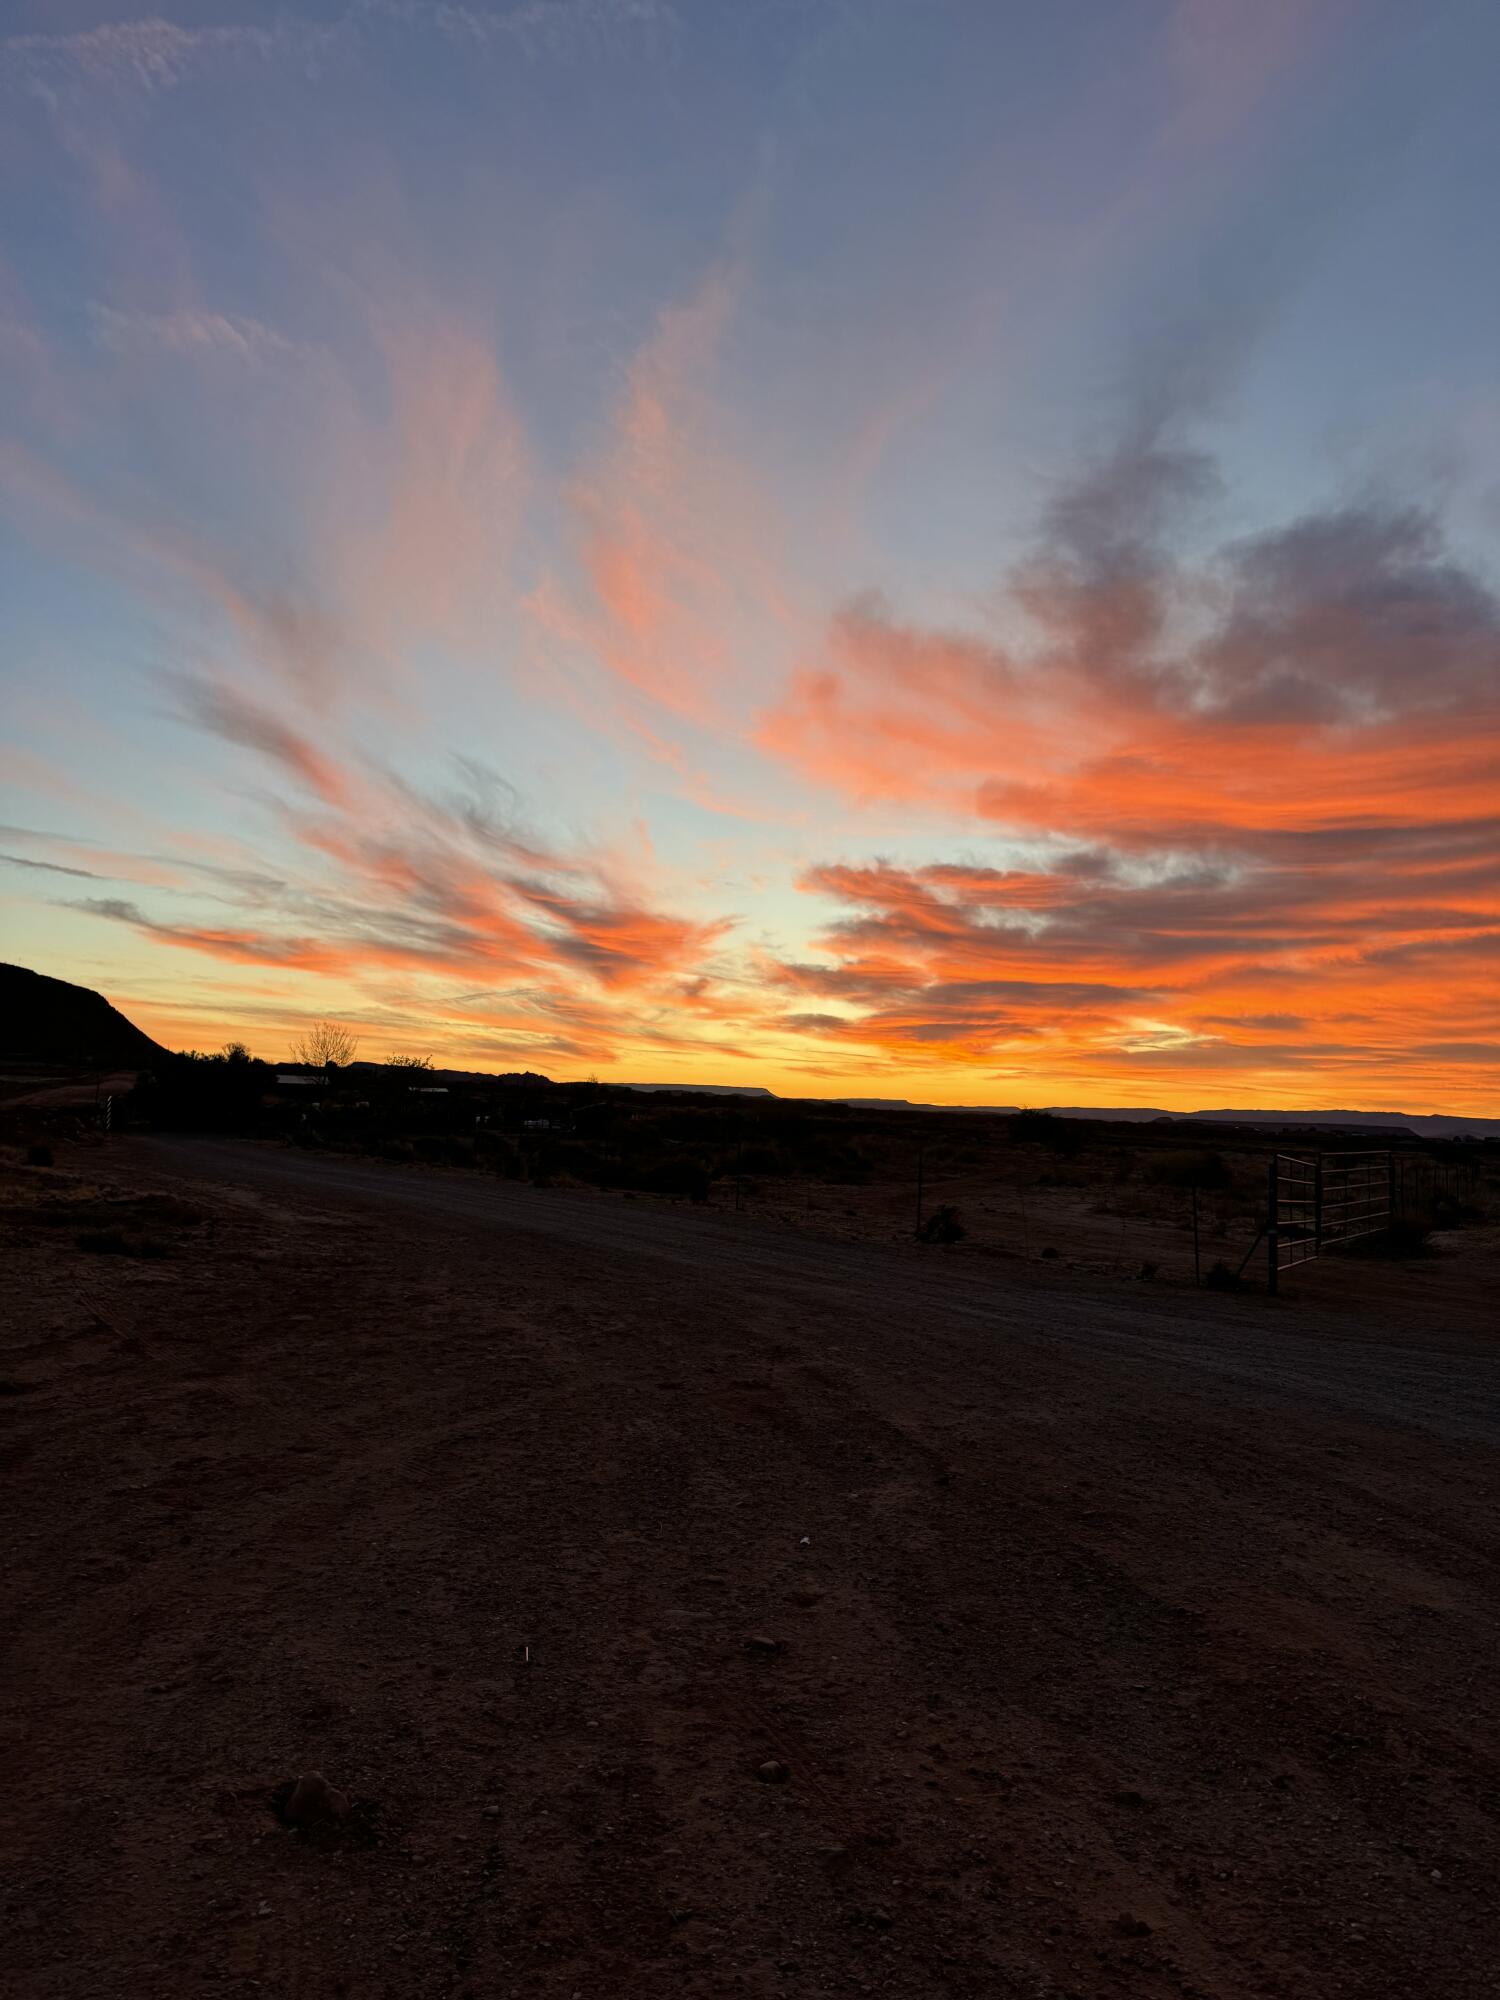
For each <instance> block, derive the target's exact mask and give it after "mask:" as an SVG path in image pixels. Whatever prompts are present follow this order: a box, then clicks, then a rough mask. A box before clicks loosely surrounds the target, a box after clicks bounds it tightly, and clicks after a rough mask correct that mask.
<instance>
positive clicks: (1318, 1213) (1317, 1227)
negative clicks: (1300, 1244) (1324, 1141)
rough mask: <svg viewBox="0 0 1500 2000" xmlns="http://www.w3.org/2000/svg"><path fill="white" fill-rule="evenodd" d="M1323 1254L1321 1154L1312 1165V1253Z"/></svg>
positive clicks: (1319, 1255)
mask: <svg viewBox="0 0 1500 2000" xmlns="http://www.w3.org/2000/svg"><path fill="white" fill-rule="evenodd" d="M1322 1254H1323V1155H1322V1153H1321V1152H1320V1153H1319V1154H1318V1157H1317V1160H1316V1162H1315V1164H1314V1166H1313V1255H1314V1256H1315V1257H1321V1256H1322Z"/></svg>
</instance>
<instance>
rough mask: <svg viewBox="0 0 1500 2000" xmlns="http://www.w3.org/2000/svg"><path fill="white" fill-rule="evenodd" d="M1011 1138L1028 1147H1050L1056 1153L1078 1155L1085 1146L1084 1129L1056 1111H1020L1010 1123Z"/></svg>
mask: <svg viewBox="0 0 1500 2000" xmlns="http://www.w3.org/2000/svg"><path fill="white" fill-rule="evenodd" d="M1010 1136H1011V1137H1012V1139H1019V1140H1020V1141H1022V1143H1023V1144H1026V1145H1032V1146H1050V1147H1051V1149H1052V1150H1053V1152H1055V1153H1076V1152H1077V1151H1078V1149H1079V1147H1080V1146H1081V1145H1082V1144H1083V1130H1082V1127H1081V1126H1079V1125H1077V1124H1075V1123H1074V1122H1073V1121H1072V1120H1071V1119H1069V1118H1059V1117H1058V1115H1057V1113H1056V1112H1055V1111H1032V1110H1029V1109H1028V1110H1024V1111H1018V1112H1017V1113H1016V1114H1015V1116H1014V1117H1013V1118H1012V1119H1011V1121H1010Z"/></svg>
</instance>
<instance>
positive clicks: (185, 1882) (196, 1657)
mask: <svg viewBox="0 0 1500 2000" xmlns="http://www.w3.org/2000/svg"><path fill="white" fill-rule="evenodd" d="M70 1167H72V1168H75V1169H76V1170H77V1171H78V1172H80V1173H84V1174H86V1175H87V1176H88V1177H89V1178H90V1179H91V1180H92V1181H93V1182H94V1183H95V1184H96V1186H97V1185H98V1184H99V1183H101V1182H107V1183H110V1184H112V1185H113V1186H114V1187H115V1188H117V1189H118V1191H119V1193H120V1194H121V1196H122V1197H123V1196H124V1195H127V1194H129V1195H132V1196H139V1195H140V1194H141V1192H142V1191H143V1190H146V1191H149V1190H156V1191H157V1196H156V1198H157V1199H158V1201H160V1199H161V1198H162V1197H163V1196H165V1197H170V1198H171V1199H175V1200H176V1201H177V1202H179V1203H180V1202H181V1201H182V1200H183V1198H184V1197H185V1198H186V1200H187V1202H188V1203H189V1204H191V1208H192V1210H195V1211H196V1212H197V1216H198V1218H199V1219H197V1220H194V1219H193V1217H192V1215H191V1213H190V1212H189V1211H186V1210H184V1211H181V1213H180V1214H179V1225H180V1226H179V1227H178V1228H177V1229H176V1231H175V1233H174V1240H173V1242H172V1244H171V1249H172V1254H171V1255H170V1256H168V1257H162V1258H156V1259H150V1260H136V1259H127V1258H110V1259H103V1258H98V1257H94V1258H90V1257H88V1256H86V1255H84V1254H82V1253H80V1252H77V1251H75V1250H73V1249H72V1247H71V1238H65V1237H63V1236H62V1235H61V1234H60V1233H59V1232H58V1231H56V1230H53V1231H51V1232H50V1233H48V1232H47V1231H44V1230H40V1229H37V1230H32V1229H28V1228H27V1227H25V1226H24V1225H20V1224H18V1225H17V1231H16V1239H15V1242H14V1244H13V1245H12V1250H11V1255H10V1258H9V1260H8V1261H9V1262H10V1263H11V1265H12V1268H13V1269H14V1270H15V1271H16V1272H17V1273H18V1275H19V1278H20V1281H21V1282H20V1287H19V1289H18V1291H17V1293H16V1296H17V1297H19V1298H20V1299H21V1301H22V1305H21V1310H20V1311H19V1312H18V1313H16V1314H14V1315H13V1320H12V1324H11V1325H10V1326H9V1328H8V1329H7V1332H6V1335H5V1353H4V1356H3V1361H0V1368H3V1374H4V1378H5V1383H6V1386H7V1388H8V1390H9V1393H8V1394H7V1395H6V1397H5V1398H4V1401H3V1403H0V1422H3V1431H0V1436H3V1439H4V1444H5V1449H6V1454H7V1464H8V1480H7V1484H8V1491H9V1493H10V1495H11V1507H12V1521H13V1540H14V1549H13V1563H12V1582H11V1586H10V1589H9V1591H8V1594H7V1598H6V1601H5V1604H4V1607H3V1636H4V1638H5V1641H6V1646H7V1652H6V1667H5V1682H4V1689H3V1694H4V1703H5V1706H4V1715H5V1720H6V1732H7V1733H6V1748H5V1757H4V1761H3V1778H0V1788H3V1794H4V1807H5V1824H4V1836H3V1850H0V1860H3V1867H4V1875H5V1881H6V1884H7V1887H6V1890H5V1895H6V1912H5V1914H6V1919H7V1927H8V1933H9V1936H8V1949H7V1968H6V1972H5V1973H4V1975H0V1985H3V1984H4V1983H5V1982H6V1981H15V1982H16V1984H15V1986H14V1990H15V1991H17V1992H26V1993H28V1994H39V1995H56V1996H68V2000H77V1996H80V1995H85V1994H90V1995H92V1994H100V1995H106V1994H108V1995H113V1994H133V1993H150V1994H152V1995H163V1994H171V1995H175V1994H177V1993H186V1992H197V1991H200V1990H210V1991H216V1992H219V1993H226V1994H241V1993H243V1994H247V1995H248V1994H250V1993H252V1992H258V1993H263V1994H267V1993H291V1994H296V1995H299V1996H303V2000H312V1996H322V1995H325V1994H328V1995H332V1994H339V1993H345V1994H349V1995H364V1994H390V1995H427V1994H433V1995H440V1994H442V1995H447V1994H452V1995H460V1994H472V1995H474V1996H480V1995H490V1994H495V1995H508V1994H512V1993H514V1994H516V1995H522V1994H524V1995H527V1996H532V1995H541V1996H551V1995H554V1994H555V1995H560V1996H569V1995H573V1994H577V1995H580V1996H589V2000H593V1996H596V1995H598V1996H604V1995H615V1994H635V1993H643V1994H650V1993H671V1994H674V1995H675V1994H685V1995H700V1994H702V1995H709V1994H723V1995H746V1996H761V1995H785V1996H788V2000H790V1996H800V1995H805V1994H807V1995H811V1994H818V1995H821V1994H829V1995H834V1994H837V1995H845V1994H848V1995H855V1994H863V1993H873V1994H890V1995H899V1996H917V1995H938V1994H954V1995H962V1996H969V1995H973V1996H979V1995H986V1996H988V1995H1011V1994H1015V1995H1028V1996H1031V1995H1038V1996H1065V1995H1082V1996H1089V2000H1093V1996H1096V1995H1106V1994H1108V1995H1115V1994H1123V1993H1128V1994H1138V1995H1147V1996H1158V1995H1160V1996H1166V1995H1197V1996H1209V1997H1210V2000H1239V1996H1250V1995H1297V1996H1301V1995H1304V1994H1317V1995H1319V1996H1329V2000H1343V1996H1348V2000H1353V1996H1359V2000H1374V1996H1386V1995H1391V1996H1396V1995H1401V1996H1406V1995H1411V1994H1415V1993H1418V1992H1420V1993H1423V1994H1427V1995H1434V1996H1441V2000H1448V1997H1449V1996H1452V2000H1459V1996H1470V1995H1472V1996H1478V1995H1480V1994H1484V1995H1486V1996H1488V1995H1490V1994H1491V1993H1492V1992H1493V1990H1494V1976H1495V1975H1494V1967H1495V1963H1496V1958H1497V1954H1500V1923H1497V1918H1496V1914H1495V1909H1494V1900H1493V1884H1494V1881H1495V1879H1496V1875H1497V1866H1500V1756H1497V1751H1500V1729H1497V1713H1496V1709H1497V1701H1496V1694H1495V1687H1494V1676H1493V1657H1494V1645H1495V1638H1496V1627H1497V1619H1496V1594H1495V1586H1496V1554H1497V1547H1496V1543H1497V1534H1496V1528H1495V1525H1494V1504H1493V1503H1494V1495H1495V1491H1496V1472H1497V1467H1500V1454H1497V1445H1500V1436H1497V1428H1496V1426H1497V1407H1500V1397H1497V1393H1496V1392H1497V1389H1500V1381H1497V1365H1500V1364H1497V1359H1496V1354H1497V1349H1496V1347H1495V1346H1494V1345H1492V1344H1491V1342H1490V1341H1489V1340H1488V1339H1487V1338H1486V1337H1485V1334H1484V1331H1483V1325H1482V1318H1481V1320H1480V1321H1475V1322H1464V1323H1460V1322H1458V1321H1456V1320H1454V1321H1448V1320H1441V1321H1439V1322H1438V1323H1435V1324H1427V1323H1425V1322H1423V1321H1422V1320H1421V1319H1420V1318H1416V1317H1414V1316H1413V1315H1412V1314H1411V1313H1410V1312H1409V1311H1406V1312H1396V1311H1392V1312H1390V1313H1388V1314H1386V1315H1380V1314H1374V1315H1372V1314H1370V1313H1369V1312H1367V1311H1360V1312H1359V1313H1357V1314H1354V1313H1351V1312H1350V1311H1348V1310H1344V1309H1341V1307H1340V1303H1339V1297H1338V1292H1337V1288H1336V1285H1332V1286H1325V1291H1324V1293H1323V1294H1322V1295H1318V1296H1311V1295H1310V1296H1304V1297H1302V1298H1300V1299H1298V1300H1296V1301H1292V1302H1289V1303H1283V1304H1281V1305H1279V1306H1275V1307H1269V1306H1268V1305H1267V1304H1266V1302H1264V1301H1255V1300H1239V1299H1235V1298H1232V1297H1230V1298H1220V1297H1216V1296H1213V1295H1202V1294H1196V1295H1195V1294H1192V1293H1186V1292H1177V1291H1172V1292H1168V1291H1164V1290H1158V1289H1154V1288H1152V1287H1150V1286H1145V1285H1142V1286H1139V1287H1137V1288H1135V1289H1134V1290H1131V1289H1129V1288H1124V1287H1120V1286H1114V1287H1108V1286H1105V1285H1102V1284H1098V1285H1093V1286H1090V1285H1088V1284H1087V1283H1085V1282H1084V1281H1082V1280H1080V1279H1079V1277H1078V1276H1077V1275H1076V1274H1072V1273H1069V1272H1067V1271H1065V1270H1061V1271H1054V1270H1052V1269H1051V1268H1050V1267H1045V1268H1044V1267H1038V1266H1024V1267H1021V1266H1012V1265H1007V1264H1002V1263H994V1264H987V1263H984V1262H982V1261H975V1260H968V1261H965V1260H963V1259H959V1258H953V1257H948V1256H945V1255H944V1254H943V1253H941V1252H937V1253H933V1252H925V1253H924V1252H922V1251H919V1250H918V1249H917V1248H916V1247H915V1246H913V1247H911V1248H910V1249H905V1248H899V1247H895V1246H892V1247H890V1248H887V1249H880V1248H874V1247H865V1246H860V1247H857V1248H854V1247H850V1246H848V1245H834V1244H825V1243H822V1242H819V1241H817V1240H815V1239H811V1238H803V1237H792V1236H785V1235H776V1234H773V1233H770V1232H768V1231H766V1230H765V1229H764V1228H761V1227H758V1226H757V1225H755V1224H753V1223H746V1222H744V1221H742V1220H737V1219H735V1218H732V1217H717V1218H716V1217H712V1216H707V1217H706V1216H703V1215H701V1214H698V1213H695V1212H693V1211H692V1210H690V1209H680V1210H674V1209H667V1208H662V1207H659V1206H656V1205H653V1204H650V1203H646V1202H639V1203H627V1202H624V1201H621V1200H618V1199H613V1198H608V1197H593V1196H588V1195H579V1194H569V1193H547V1192H539V1191H536V1190H531V1189H526V1188H519V1187H511V1186H507V1185H497V1184H494V1183H490V1182H482V1181H478V1180H474V1179H466V1178H464V1177H463V1176H460V1175H456V1174H455V1175H442V1174H428V1173H423V1172H418V1171H413V1170H402V1169H387V1168H383V1167H377V1166H370V1167H365V1166H355V1165H350V1164H343V1163H334V1162H329V1161H327V1160H323V1159H316V1158H308V1157H305V1156H302V1155H299V1154H295V1153H289V1152H272V1151H269V1150H265V1149H255V1148H240V1147H229V1146H220V1145H209V1144H206V1143H202V1142H196V1143H188V1142H178V1143H174V1144H173V1145H171V1146H164V1145H158V1146H155V1147H152V1148H147V1147H144V1146H119V1147H117V1148H115V1149H114V1151H113V1152H112V1153H110V1154H109V1155H108V1156H107V1159H106V1158H105V1156H103V1155H99V1154H92V1155H89V1156H88V1157H87V1158H80V1159H79V1160H77V1161H72V1162H70V1161H68V1160H66V1159H65V1160H63V1162H62V1164H61V1170H60V1171H59V1173H58V1175H57V1176H56V1180H57V1183H58V1186H57V1189H56V1193H55V1199H56V1200H59V1201H60V1200H62V1199H63V1198H64V1196H65V1195H66V1194H67V1193H68V1190H69V1185H70V1184H69V1182H68V1173H67V1170H68V1169H69V1168H70ZM75 1192H76V1189H75ZM51 1198H53V1197H51V1196H49V1199H51ZM122 1212H123V1211H122ZM169 1212H170V1211H169V1209H168V1208H164V1209H162V1210H161V1213H163V1214H166V1213H169ZM184 1218H185V1219H184ZM1309 1289H1310V1290H1311V1288H1309ZM1476 1325H1478V1326H1479V1331H1475V1326H1476ZM761 1642H766V1643H761ZM313 1766H317V1767H320V1768H322V1769H324V1770H325V1771H326V1772H327V1773H328V1775H329V1777H330V1778H331V1779H332V1780H333V1781H334V1782H335V1783H338V1784H341V1785H344V1786H346V1787H347V1788H348V1789H349V1790H350V1791H351V1792H352V1793H353V1795H354V1798H355V1800H356V1802H357V1809H356V1812H355V1814H354V1815H353V1816H352V1817H351V1819H350V1820H349V1821H348V1822H346V1823H344V1825H343V1826H342V1829H341V1830H340V1831H339V1832H338V1833H337V1834H336V1835H327V1836H323V1837H318V1838H309V1837H308V1836H305V1835H302V1834H294V1833H291V1832H288V1831H287V1830H286V1829H284V1828H283V1827H282V1826H281V1825H280V1824H279V1823H278V1821H277V1819H276V1817H275V1816H274V1813H273V1811H272V1808H271V1795H272V1792H273V1788H274V1787H275V1786H276V1784H277V1783H278V1781H281V1780H284V1779H286V1778H288V1777H291V1776H294V1775H295V1774H296V1773H297V1772H298V1771H299V1770H302V1769H306V1768H309V1767H313Z"/></svg>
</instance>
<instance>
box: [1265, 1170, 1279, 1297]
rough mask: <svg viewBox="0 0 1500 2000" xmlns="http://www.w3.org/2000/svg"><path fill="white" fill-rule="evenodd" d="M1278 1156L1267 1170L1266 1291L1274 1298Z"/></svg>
mask: <svg viewBox="0 0 1500 2000" xmlns="http://www.w3.org/2000/svg"><path fill="white" fill-rule="evenodd" d="M1277 1234H1278V1232H1277V1218H1276V1155H1275V1154H1274V1153H1273V1154H1272V1155H1271V1164H1270V1166H1269V1168H1268V1169H1267V1170H1266V1290H1267V1291H1268V1292H1270V1293H1271V1295H1272V1296H1273V1297H1274V1296H1275V1293H1276V1279H1277V1268H1276V1243H1277Z"/></svg>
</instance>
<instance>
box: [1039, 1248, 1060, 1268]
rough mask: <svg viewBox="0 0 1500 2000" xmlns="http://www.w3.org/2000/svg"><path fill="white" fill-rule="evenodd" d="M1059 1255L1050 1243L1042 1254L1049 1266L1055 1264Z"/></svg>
mask: <svg viewBox="0 0 1500 2000" xmlns="http://www.w3.org/2000/svg"><path fill="white" fill-rule="evenodd" d="M1057 1255H1058V1252H1057V1251H1056V1250H1055V1249H1054V1248H1053V1246H1052V1245H1051V1244H1050V1243H1049V1244H1048V1245H1047V1247H1046V1249H1045V1250H1044V1251H1043V1252H1042V1256H1043V1258H1044V1259H1045V1260H1046V1262H1047V1263H1049V1264H1050V1263H1053V1262H1054V1261H1055V1260H1056V1258H1057Z"/></svg>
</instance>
